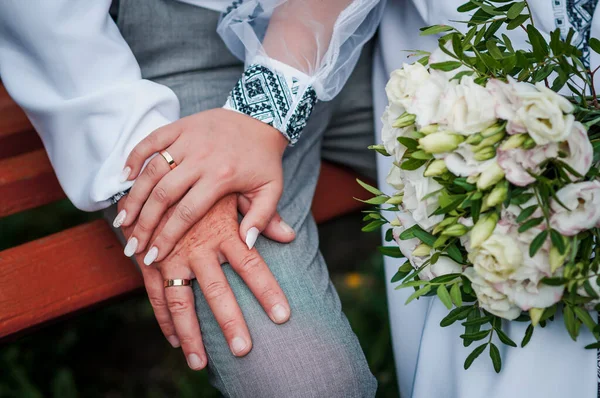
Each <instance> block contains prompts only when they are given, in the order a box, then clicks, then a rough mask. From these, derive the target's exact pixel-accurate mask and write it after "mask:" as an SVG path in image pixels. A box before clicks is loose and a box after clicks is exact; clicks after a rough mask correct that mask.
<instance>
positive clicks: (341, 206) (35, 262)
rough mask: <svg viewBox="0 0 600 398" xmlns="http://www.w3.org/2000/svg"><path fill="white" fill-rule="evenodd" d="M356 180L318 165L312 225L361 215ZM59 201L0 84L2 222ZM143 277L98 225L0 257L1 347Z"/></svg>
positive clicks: (48, 170) (38, 147) (33, 140)
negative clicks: (350, 213) (7, 341)
mask: <svg viewBox="0 0 600 398" xmlns="http://www.w3.org/2000/svg"><path fill="white" fill-rule="evenodd" d="M355 178H356V176H355V175H354V174H353V173H352V172H350V171H348V170H346V169H343V168H341V167H339V166H335V165H333V164H323V165H322V168H321V177H320V180H319V184H318V186H317V191H316V195H315V199H314V202H313V214H314V216H315V218H316V220H317V222H324V221H327V220H330V219H332V218H334V217H336V216H339V215H341V214H345V213H348V212H350V211H353V210H356V209H359V208H360V207H361V204H360V203H359V202H356V201H354V200H353V199H352V197H364V196H365V195H364V192H363V191H362V189H361V188H360V187H359V186H358V184H356V182H355ZM64 198H65V195H64V193H63V191H62V189H61V187H60V185H59V184H58V181H57V179H56V176H55V175H54V172H53V170H52V167H51V166H50V162H49V160H48V158H47V156H46V152H45V151H44V149H43V147H42V143H41V141H40V139H39V138H38V136H37V134H36V133H35V131H34V130H33V127H32V126H31V124H30V123H29V121H28V120H27V118H26V117H25V114H24V113H23V112H22V111H21V110H20V109H19V107H18V106H17V105H16V104H15V103H14V102H13V101H12V100H11V99H10V97H9V96H8V94H7V92H6V90H5V89H4V87H3V86H2V85H1V84H0V218H3V217H6V216H9V215H11V214H15V213H19V212H23V211H27V210H29V209H32V208H35V207H38V206H42V205H45V204H49V203H52V202H55V201H58V200H61V199H64ZM142 286H143V285H142V278H141V276H140V274H139V273H138V271H137V270H136V268H135V266H134V265H133V264H132V263H131V261H130V260H129V259H128V258H126V257H125V256H124V255H123V248H122V247H121V244H120V243H119V242H118V240H117V238H116V237H115V235H114V233H113V231H112V230H111V228H110V227H109V226H108V224H107V223H106V222H105V221H103V220H96V221H92V222H88V223H86V224H82V225H79V226H76V227H73V228H70V229H67V230H64V231H61V232H58V233H55V234H53V235H50V236H47V237H45V238H42V239H38V240H34V241H31V242H27V243H24V244H22V245H20V246H17V247H12V248H9V249H6V250H4V251H0V340H6V339H7V338H9V337H10V338H12V337H15V336H17V335H19V334H20V332H24V331H27V330H30V329H32V328H36V327H38V326H40V325H42V324H44V323H47V322H49V321H52V320H55V319H58V318H62V317H65V316H67V315H69V314H72V313H74V312H76V311H80V310H83V309H85V308H88V307H91V306H94V305H96V304H99V303H102V302H105V301H107V300H109V299H112V298H116V297H119V296H122V295H124V294H127V293H130V292H132V291H135V290H137V289H139V288H141V287H142Z"/></svg>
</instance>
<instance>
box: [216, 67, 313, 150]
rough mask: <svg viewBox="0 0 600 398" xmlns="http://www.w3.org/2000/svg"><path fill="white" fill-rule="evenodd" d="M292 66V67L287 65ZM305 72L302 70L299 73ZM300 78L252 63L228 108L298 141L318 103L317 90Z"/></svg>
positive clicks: (226, 107)
mask: <svg viewBox="0 0 600 398" xmlns="http://www.w3.org/2000/svg"><path fill="white" fill-rule="evenodd" d="M288 69H292V68H288ZM298 74H300V75H301V74H302V72H298ZM303 80H304V81H306V80H305V79H301V78H298V77H292V76H287V77H286V75H284V74H283V73H281V72H279V71H273V70H271V69H270V68H268V67H266V66H264V65H261V64H253V65H251V66H249V67H248V68H247V69H246V70H245V72H244V74H243V75H242V78H241V79H240V80H239V81H238V83H237V84H236V85H235V87H234V88H233V90H232V91H231V93H230V94H229V98H227V103H226V104H225V106H224V108H225V109H231V110H235V111H238V112H240V113H244V114H246V115H248V116H252V117H253V118H255V119H257V120H260V121H261V122H264V123H267V124H268V125H271V126H273V127H275V128H276V129H277V130H279V131H281V133H282V134H283V135H284V136H285V137H286V138H287V139H288V140H289V141H290V144H292V145H293V144H295V143H296V142H297V141H298V138H299V137H300V134H301V133H302V130H303V129H304V127H306V124H307V122H308V119H309V117H310V114H311V113H312V111H313V108H314V106H315V104H316V103H317V93H316V92H315V90H314V88H313V87H312V86H311V85H308V84H303Z"/></svg>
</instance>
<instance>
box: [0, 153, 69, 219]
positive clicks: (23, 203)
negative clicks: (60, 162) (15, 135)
mask: <svg viewBox="0 0 600 398" xmlns="http://www.w3.org/2000/svg"><path fill="white" fill-rule="evenodd" d="M64 197H65V194H64V192H63V190H62V188H61V187H60V185H59V183H58V180H57V179H56V176H55V174H54V171H53V170H52V166H51V165H50V161H49V160H48V156H47V155H46V152H45V151H44V150H37V151H35V152H31V153H27V154H24V155H20V156H15V157H11V158H8V159H4V160H0V217H5V216H7V215H10V214H14V213H18V212H20V211H24V210H28V209H32V208H34V207H38V206H42V205H45V204H48V203H52V202H55V201H57V200H59V199H62V198H64Z"/></svg>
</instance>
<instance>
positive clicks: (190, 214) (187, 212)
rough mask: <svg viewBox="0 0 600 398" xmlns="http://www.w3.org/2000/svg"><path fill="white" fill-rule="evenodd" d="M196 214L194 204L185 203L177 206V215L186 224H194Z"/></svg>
mask: <svg viewBox="0 0 600 398" xmlns="http://www.w3.org/2000/svg"><path fill="white" fill-rule="evenodd" d="M194 214H195V211H194V209H193V207H192V206H188V205H185V204H180V205H179V206H177V217H179V219H180V220H181V221H183V222H184V223H186V224H192V223H193V222H194Z"/></svg>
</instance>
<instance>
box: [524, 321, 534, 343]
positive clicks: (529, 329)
mask: <svg viewBox="0 0 600 398" xmlns="http://www.w3.org/2000/svg"><path fill="white" fill-rule="evenodd" d="M531 336H533V325H532V324H529V326H527V330H525V336H524V337H523V340H522V341H521V347H525V346H526V345H527V344H528V343H529V341H530V340H531Z"/></svg>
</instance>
